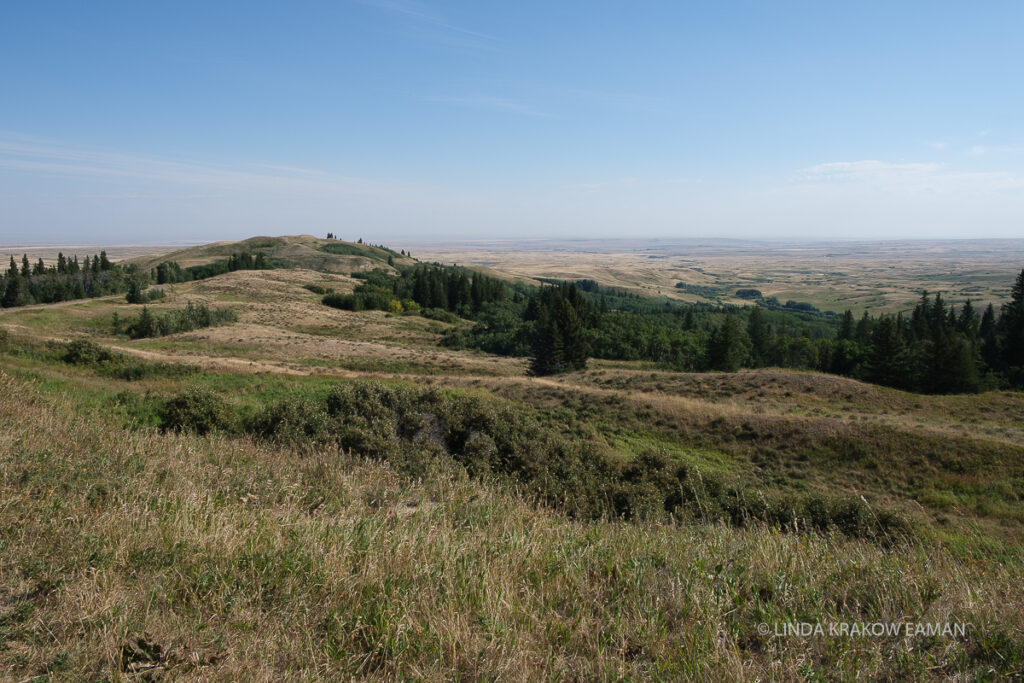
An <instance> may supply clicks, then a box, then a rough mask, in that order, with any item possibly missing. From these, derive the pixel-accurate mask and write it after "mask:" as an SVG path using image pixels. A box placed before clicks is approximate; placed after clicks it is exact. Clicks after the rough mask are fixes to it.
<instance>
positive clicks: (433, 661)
mask: <svg viewBox="0 0 1024 683" xmlns="http://www.w3.org/2000/svg"><path fill="white" fill-rule="evenodd" d="M0 452H3V453H4V454H5V457H4V459H3V461H2V463H0V530H2V535H0V538H3V541H2V543H3V553H2V554H0V629H2V630H0V633H2V641H0V643H2V645H0V667H2V668H0V671H2V674H0V675H2V676H4V677H7V678H10V679H13V680H21V679H24V678H29V677H32V676H37V675H42V676H46V675H52V676H54V677H57V678H69V679H83V678H103V677H107V678H111V679H114V680H120V679H122V678H134V676H131V674H132V673H133V672H142V671H149V672H150V673H155V674H160V673H166V674H169V675H171V676H173V677H175V678H189V679H202V680H209V679H233V680H239V679H245V680H283V679H289V680H311V679H314V678H333V679H346V678H349V677H353V676H355V677H365V678H371V679H383V680H392V679H397V678H410V677H412V678H426V679H430V680H440V679H449V680H454V679H479V678H484V679H501V680H540V679H550V680H566V679H570V680H594V679H618V678H663V679H680V678H690V679H704V680H726V679H729V680H753V679H758V678H761V679H764V678H773V679H779V678H783V679H794V678H803V677H812V678H814V677H825V678H832V677H835V678H847V677H850V676H852V675H854V674H858V675H860V676H863V677H868V678H888V679H895V678H933V679H941V678H949V677H957V676H965V677H974V676H985V675H991V674H990V673H987V672H994V671H999V672H1001V673H1002V674H1003V675H1009V674H1013V673H1014V672H1017V673H1019V672H1020V667H1021V662H1020V660H1019V652H1020V649H1019V648H1020V644H1021V642H1022V634H1021V627H1020V622H1019V619H1018V615H1019V612H1020V609H1021V607H1022V606H1024V593H1022V588H1021V584H1020V582H1019V578H1018V577H1019V574H1018V569H1019V568H1005V567H1002V566H999V565H993V564H985V563H975V564H972V565H965V564H963V563H962V562H961V561H957V560H954V559H953V558H952V557H951V556H949V555H948V554H946V553H945V552H944V551H942V550H940V549H934V548H913V547H909V548H902V547H901V548H894V549H891V550H884V549H882V548H880V547H878V546H877V545H874V544H871V543H866V542H859V541H851V540H846V539H843V538H838V537H831V536H820V535H813V534H812V535H794V534H782V533H778V532H776V531H771V530H767V529H759V528H752V529H747V530H730V529H727V528H722V527H717V526H702V525H698V526H693V527H678V526H674V525H668V526H660V525H642V524H641V525H628V524H622V523H616V522H596V523H577V522H570V521H567V520H565V519H562V518H560V517H558V516H557V515H554V514H551V513H548V512H545V511H542V510H537V509H535V508H533V507H532V506H530V505H528V504H526V503H524V502H523V501H521V500H518V499H516V498H515V497H510V496H509V495H508V494H507V493H503V492H501V491H499V490H495V489H491V488H487V487H482V486H481V485H479V484H475V483H473V482H471V481H468V480H467V479H465V477H464V476H462V475H460V474H458V473H457V472H455V471H452V470H448V469H445V468H443V467H439V468H438V469H437V470H436V471H434V472H433V473H431V474H430V475H428V476H427V477H425V478H424V479H423V480H420V481H410V480H406V479H403V478H401V477H399V476H397V475H396V474H395V473H394V472H393V471H392V470H390V469H389V468H388V467H386V466H383V465H375V464H371V463H360V462H359V461H358V460H353V459H351V458H350V457H348V456H346V455H345V454H341V453H337V452H329V451H301V452H296V451H291V450H287V449H281V448H276V447H275V448H267V447H264V446H261V445H259V444H254V443H252V442H250V441H247V440H238V439H227V438H223V437H216V436H215V437H211V438H209V439H207V438H198V437H191V436H175V435H160V434H158V433H140V432H125V431H122V430H121V429H119V428H118V427H117V426H116V425H113V424H110V423H108V422H106V421H104V420H102V419H95V418H91V419H83V418H80V417H76V416H75V410H74V407H73V406H72V405H69V404H67V403H64V402H61V401H56V402H54V401H53V400H52V399H46V398H43V397H41V396H40V395H39V394H38V392H37V391H36V390H35V389H34V388H33V387H32V386H27V385H24V384H21V383H17V382H14V381H12V380H11V379H10V378H9V377H8V376H6V375H0ZM906 619H910V620H914V621H927V622H936V621H938V622H945V621H955V622H967V623H969V624H971V628H970V630H969V631H968V635H967V637H966V639H963V640H956V639H942V638H938V639H937V638H924V637H911V638H908V639H904V638H900V637H896V638H891V637H884V638H867V639H849V638H846V639H844V638H833V639H830V638H799V637H789V638H781V637H778V638H777V637H771V636H769V637H759V636H758V634H757V624H758V623H760V622H767V623H771V624H775V623H780V624H781V623H784V622H797V621H812V622H814V621H818V620H821V621H824V622H829V621H889V620H906ZM140 638H141V639H142V644H141V645H140V644H139V642H138V640H137V639H140ZM153 645H159V646H160V648H161V649H160V651H159V652H158V651H157V650H156V648H155V647H152V646H153ZM126 646H127V647H126ZM1014 651H1016V652H1017V653H1018V654H1017V655H1014ZM147 653H148V654H147ZM1014 656H1017V657H1018V659H1017V660H1012V658H1013V657H1014ZM1007 658H1009V659H1007ZM129 660H131V661H129ZM1014 667H1016V668H1014Z"/></svg>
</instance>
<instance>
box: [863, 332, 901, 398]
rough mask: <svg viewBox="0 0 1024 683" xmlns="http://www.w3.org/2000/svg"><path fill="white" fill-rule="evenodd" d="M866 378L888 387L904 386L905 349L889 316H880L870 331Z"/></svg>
mask: <svg viewBox="0 0 1024 683" xmlns="http://www.w3.org/2000/svg"><path fill="white" fill-rule="evenodd" d="M865 374H866V379H867V380H868V381H870V382H874V383H875V384H884V385H886V386H890V387H906V386H907V385H908V384H909V382H908V380H909V378H908V377H907V374H908V373H907V349H906V345H905V344H904V343H903V337H902V335H901V334H900V333H899V330H898V329H897V327H896V321H895V319H893V318H892V317H890V316H882V317H881V318H879V319H878V322H877V323H876V324H875V328H874V330H873V331H872V333H871V350H870V353H869V354H868V358H867V363H866V367H865Z"/></svg>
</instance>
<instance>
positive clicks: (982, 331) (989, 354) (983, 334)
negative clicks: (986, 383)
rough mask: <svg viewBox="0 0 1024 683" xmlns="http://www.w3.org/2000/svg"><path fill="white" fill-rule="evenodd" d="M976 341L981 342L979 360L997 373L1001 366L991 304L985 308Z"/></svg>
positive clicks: (994, 317)
mask: <svg viewBox="0 0 1024 683" xmlns="http://www.w3.org/2000/svg"><path fill="white" fill-rule="evenodd" d="M978 339H979V341H980V342H981V359H982V361H984V363H985V365H986V366H988V368H989V370H990V371H992V372H998V371H999V370H1000V369H1001V366H1002V361H1003V359H1002V355H1001V354H1000V352H999V335H998V333H997V331H996V313H995V309H994V308H993V307H992V304H989V305H988V306H987V307H986V308H985V312H984V313H983V314H982V316H981V324H980V325H979V326H978Z"/></svg>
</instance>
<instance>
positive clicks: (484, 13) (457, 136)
mask: <svg viewBox="0 0 1024 683" xmlns="http://www.w3.org/2000/svg"><path fill="white" fill-rule="evenodd" d="M1022 29H1024V3H1020V2H986V3H963V2H955V3H954V2H880V3H874V2H856V3H831V2H825V3H822V2H772V3H769V2H721V3H683V2H583V1H572V2H570V1H566V2H561V1H557V0H556V1H555V2H543V3H539V2H526V1H524V2H516V3H492V2H479V1H477V2H431V1H427V2H413V1H411V0H362V1H357V0H350V1H344V0H338V1H335V2H327V1H324V2H302V1H296V2H291V3H279V2H275V3H269V2H244V3H242V2H216V3H211V2H201V3H200V2H182V1H178V2H173V3H171V2H137V1H133V2H97V3H84V2H48V1H47V0H37V1H34V2H26V1H12V2H7V3H5V4H4V8H3V21H0V243H7V244H12V243H59V242H69V241H74V242H86V243H102V242H106V243H125V242H167V241H169V240H213V239H231V238H240V237H247V236H251V235H255V234H292V233H304V232H308V233H314V234H323V233H326V232H327V231H331V232H335V233H338V234H339V235H340V236H342V237H344V238H352V239H355V238H356V237H363V238H364V239H368V240H371V241H374V242H377V241H384V242H388V241H391V242H396V243H397V242H399V241H402V240H431V239H437V240H459V239H503V238H538V237H679V238H683V237H707V236H722V237H748V238H749V237H753V238H814V239H821V238H836V239H857V238H868V239H879V238H887V237H891V238H908V237H1024V87H1022V86H1021V84H1020V75H1021V73H1024V40H1022V39H1021V34H1022Z"/></svg>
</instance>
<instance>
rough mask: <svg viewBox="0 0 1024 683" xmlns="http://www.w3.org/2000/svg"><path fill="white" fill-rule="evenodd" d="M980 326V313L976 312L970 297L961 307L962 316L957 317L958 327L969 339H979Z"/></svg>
mask: <svg viewBox="0 0 1024 683" xmlns="http://www.w3.org/2000/svg"><path fill="white" fill-rule="evenodd" d="M978 326H979V320H978V314H977V313H975V311H974V306H972V305H971V300H970V299H968V300H967V301H965V302H964V305H963V307H962V308H961V309H960V316H959V317H958V318H957V321H956V327H957V329H958V330H960V332H961V333H963V334H964V335H966V336H967V338H968V339H977V338H978Z"/></svg>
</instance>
